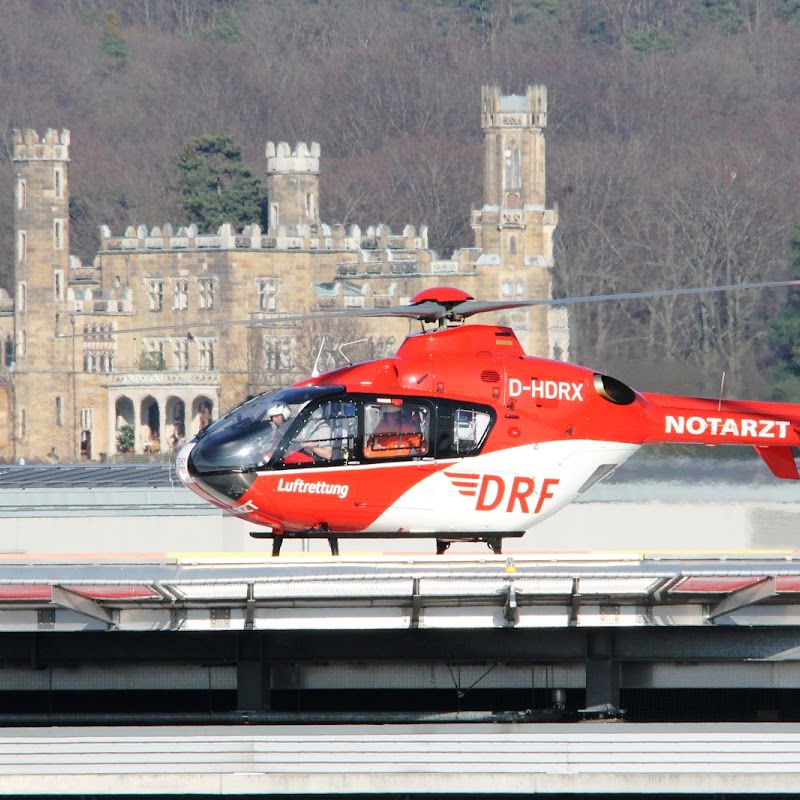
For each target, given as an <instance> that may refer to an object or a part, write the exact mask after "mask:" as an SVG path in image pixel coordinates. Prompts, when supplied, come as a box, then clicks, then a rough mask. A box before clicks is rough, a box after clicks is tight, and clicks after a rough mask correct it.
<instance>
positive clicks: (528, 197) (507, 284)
mask: <svg viewBox="0 0 800 800" xmlns="http://www.w3.org/2000/svg"><path fill="white" fill-rule="evenodd" d="M546 125H547V87H545V86H541V85H536V86H528V88H527V90H526V92H525V94H512V95H503V94H501V93H500V89H499V88H498V87H496V86H484V87H482V89H481V126H482V127H483V132H484V182H483V184H484V189H483V206H482V207H481V208H479V209H477V210H475V211H473V212H472V228H473V231H474V233H475V245H476V247H477V248H478V249H479V250H480V251H481V257H480V259H479V261H478V266H479V267H480V272H481V278H480V280H479V283H480V288H479V291H480V292H481V296H484V297H501V298H502V299H507V300H512V299H523V298H535V297H542V298H548V297H550V296H551V284H550V270H551V269H552V267H553V232H554V230H555V228H556V225H557V224H558V212H557V211H556V210H555V209H548V208H546V206H545V141H544V128H545V127H546ZM554 313H555V312H553V313H549V312H548V311H547V310H546V309H544V308H542V309H540V310H537V311H535V312H531V311H526V312H524V313H516V314H508V315H506V317H505V318H504V319H503V321H504V322H505V323H506V324H511V325H513V326H514V327H515V328H517V329H518V330H521V331H527V335H526V336H524V337H523V338H524V339H525V346H526V347H527V349H528V350H529V352H539V353H548V352H549V353H550V354H551V355H562V356H563V355H564V354H565V351H566V347H567V345H566V343H565V341H564V337H563V336H561V335H559V336H558V337H556V335H555V332H556V330H557V328H559V327H563V326H564V325H565V324H566V323H565V321H564V320H556V319H555V318H554V316H553V314H554ZM562 316H563V314H562ZM556 338H558V339H559V341H556Z"/></svg>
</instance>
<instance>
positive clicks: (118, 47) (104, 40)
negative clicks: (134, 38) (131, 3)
mask: <svg viewBox="0 0 800 800" xmlns="http://www.w3.org/2000/svg"><path fill="white" fill-rule="evenodd" d="M100 47H102V49H103V53H104V54H105V57H106V68H107V70H108V71H109V72H119V71H121V70H123V69H125V67H126V65H127V64H128V60H129V58H130V56H129V55H128V45H127V44H125V37H124V36H123V35H122V25H121V24H120V21H119V17H118V16H117V13H116V11H109V12H108V14H106V19H105V23H104V25H103V32H102V33H101V34H100Z"/></svg>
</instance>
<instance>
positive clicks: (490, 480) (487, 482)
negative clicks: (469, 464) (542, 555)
mask: <svg viewBox="0 0 800 800" xmlns="http://www.w3.org/2000/svg"><path fill="white" fill-rule="evenodd" d="M445 475H447V477H448V478H450V481H451V483H452V484H453V486H455V488H456V489H457V490H458V493H459V494H463V495H464V497H474V498H475V510H476V511H494V510H495V509H500V510H502V511H505V512H506V513H509V514H510V513H511V512H512V511H519V512H521V513H522V514H530V513H531V509H530V503H529V502H528V500H529V498H530V497H531V496H532V495H534V494H535V492H536V481H535V479H534V478H529V477H528V476H527V475H515V476H513V477H512V476H505V477H503V476H500V475H490V474H485V475H479V474H477V473H475V472H445ZM558 483H559V479H558V478H543V479H542V486H541V489H540V490H539V496H538V497H537V499H536V505H535V506H534V508H533V513H534V514H538V513H539V512H540V511H541V510H542V505H543V504H544V501H545V500H549V499H550V498H552V497H553V496H554V495H553V492H552V491H551V489H552V488H553V487H555V486H557V485H558Z"/></svg>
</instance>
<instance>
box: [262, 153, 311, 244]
mask: <svg viewBox="0 0 800 800" xmlns="http://www.w3.org/2000/svg"><path fill="white" fill-rule="evenodd" d="M319 153H320V148H319V143H317V142H312V143H311V146H309V145H307V144H306V143H305V142H298V144H297V147H295V149H294V150H292V149H291V148H290V147H289V145H288V144H287V143H286V142H278V143H277V144H276V143H275V142H267V195H268V197H269V233H270V235H273V236H274V235H277V231H278V228H279V227H280V226H295V225H315V224H316V223H318V222H319Z"/></svg>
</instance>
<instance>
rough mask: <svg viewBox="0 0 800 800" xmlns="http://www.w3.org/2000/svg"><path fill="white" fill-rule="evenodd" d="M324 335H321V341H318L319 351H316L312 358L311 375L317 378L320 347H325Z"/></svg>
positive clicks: (320, 353)
mask: <svg viewBox="0 0 800 800" xmlns="http://www.w3.org/2000/svg"><path fill="white" fill-rule="evenodd" d="M325 338H326V337H325V336H323V337H322V341H321V342H320V343H319V352H318V353H317V357H316V359H315V360H314V369H312V370H311V377H312V378H318V377H319V360H320V359H321V358H322V349H323V348H324V347H325Z"/></svg>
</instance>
